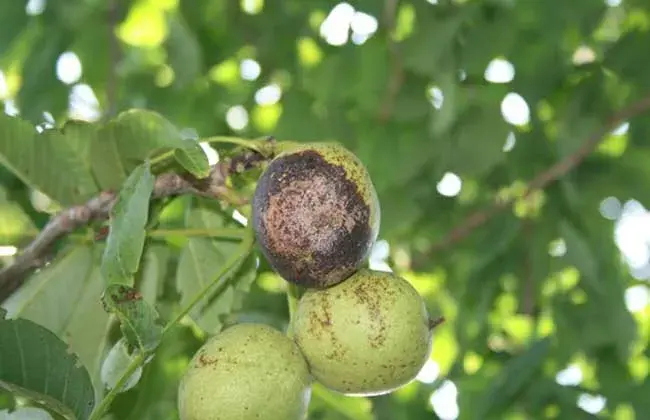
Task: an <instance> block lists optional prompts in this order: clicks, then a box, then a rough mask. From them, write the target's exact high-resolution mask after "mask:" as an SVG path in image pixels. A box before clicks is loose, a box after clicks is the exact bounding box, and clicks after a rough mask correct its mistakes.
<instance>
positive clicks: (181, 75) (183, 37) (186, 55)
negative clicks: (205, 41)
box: [165, 15, 203, 88]
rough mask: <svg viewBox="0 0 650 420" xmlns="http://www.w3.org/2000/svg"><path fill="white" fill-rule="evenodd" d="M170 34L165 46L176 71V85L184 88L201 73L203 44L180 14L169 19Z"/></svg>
mask: <svg viewBox="0 0 650 420" xmlns="http://www.w3.org/2000/svg"><path fill="white" fill-rule="evenodd" d="M168 24H169V27H170V30H169V36H168V37H167V41H166V43H165V46H166V47H167V54H168V60H169V65H170V66H171V68H172V69H173V71H174V82H173V84H174V86H176V87H179V88H183V87H186V86H187V85H188V84H189V83H191V82H192V81H193V80H194V79H195V78H196V77H197V76H199V74H200V73H201V70H202V67H203V57H202V55H201V46H200V44H199V42H198V40H197V38H196V36H195V34H194V32H193V31H192V28H190V27H189V26H188V25H187V24H186V23H185V22H184V21H183V20H182V19H181V18H180V15H174V16H173V17H171V18H170V19H169V20H168Z"/></svg>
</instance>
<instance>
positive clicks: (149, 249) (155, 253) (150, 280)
mask: <svg viewBox="0 0 650 420" xmlns="http://www.w3.org/2000/svg"><path fill="white" fill-rule="evenodd" d="M171 256H172V252H171V248H170V247H169V246H168V245H166V244H158V243H149V244H147V245H146V247H145V251H144V254H143V255H142V262H141V264H140V271H139V272H138V276H137V289H138V290H139V291H140V293H141V294H142V297H143V298H144V300H145V301H146V302H147V303H149V304H150V305H154V304H155V303H156V302H157V300H158V298H159V297H161V295H162V294H163V288H164V284H165V280H166V279H167V275H168V267H167V265H168V264H169V260H170V257H171Z"/></svg>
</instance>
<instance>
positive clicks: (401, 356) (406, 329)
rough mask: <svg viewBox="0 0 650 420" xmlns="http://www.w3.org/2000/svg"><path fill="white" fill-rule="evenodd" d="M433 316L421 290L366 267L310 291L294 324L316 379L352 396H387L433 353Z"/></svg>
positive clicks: (392, 275)
mask: <svg viewBox="0 0 650 420" xmlns="http://www.w3.org/2000/svg"><path fill="white" fill-rule="evenodd" d="M429 325H430V323H429V315H428V312H427V309H426V307H425V305H424V302H423V300H422V298H421V297H420V295H419V294H418V292H417V291H416V290H415V289H414V288H413V286H411V284H410V283H408V282H407V281H406V280H404V279H403V278H401V277H398V276H396V275H394V274H392V273H386V272H378V271H372V270H368V269H361V270H359V271H358V272H357V273H355V274H354V275H352V276H351V277H349V278H348V279H347V280H345V281H343V282H341V283H339V284H337V285H335V286H333V287H330V288H327V289H323V290H317V289H310V290H308V291H307V292H306V293H305V294H304V295H303V297H302V298H301V299H300V301H299V303H298V307H297V309H296V314H295V317H294V320H293V325H292V327H293V333H294V340H295V341H296V343H298V346H299V347H300V349H301V350H302V353H303V355H304V356H305V358H306V359H307V362H308V363H309V366H310V369H311V372H312V375H313V376H314V378H315V379H316V380H317V381H319V382H320V383H322V384H323V385H324V386H326V387H328V388H330V389H332V390H335V391H338V392H340V393H343V394H347V395H359V396H361V395H364V396H372V395H381V394H386V393H389V392H392V391H394V390H396V389H398V388H399V387H402V386H404V385H406V384H408V383H409V382H410V381H411V380H413V379H414V378H415V377H416V376H417V374H418V372H419V371H420V370H421V369H422V367H423V366H424V364H425V362H426V361H427V360H428V358H429V356H430V353H431V346H432V334H431V330H430V326H429Z"/></svg>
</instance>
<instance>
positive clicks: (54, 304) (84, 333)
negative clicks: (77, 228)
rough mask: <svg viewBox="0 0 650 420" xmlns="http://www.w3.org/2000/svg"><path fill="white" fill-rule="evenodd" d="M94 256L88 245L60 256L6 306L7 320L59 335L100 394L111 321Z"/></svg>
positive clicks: (15, 294) (8, 300)
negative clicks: (29, 323)
mask: <svg viewBox="0 0 650 420" xmlns="http://www.w3.org/2000/svg"><path fill="white" fill-rule="evenodd" d="M96 254H97V253H96V251H94V250H93V249H92V248H90V247H87V246H79V247H75V248H72V249H70V250H68V251H67V252H65V253H64V254H63V255H59V257H58V258H57V259H56V260H55V261H54V262H53V263H52V264H51V265H49V266H47V267H46V268H44V269H42V270H41V271H39V272H37V273H36V274H35V275H33V276H32V277H31V278H30V279H29V280H28V281H27V282H26V283H25V284H24V285H23V286H22V287H21V288H20V289H19V290H18V291H17V292H16V293H14V294H13V295H12V296H11V297H9V298H8V299H7V300H6V301H5V302H4V303H3V304H2V307H4V308H5V309H6V310H7V313H8V317H10V318H17V317H20V318H24V319H26V320H29V321H32V322H35V323H37V324H39V325H42V326H43V327H45V328H47V329H48V330H50V331H52V332H53V333H54V334H56V335H57V336H58V337H61V339H63V340H64V341H65V342H66V344H67V345H68V346H69V347H70V349H71V350H72V351H73V352H74V353H75V354H77V355H78V356H79V359H80V360H81V362H82V363H83V364H84V366H86V367H87V368H88V369H89V370H90V373H91V376H92V378H93V381H94V383H95V387H96V388H97V389H98V391H100V389H99V388H100V387H99V382H98V381H97V378H98V373H99V366H100V359H101V356H102V352H103V350H104V346H105V343H104V341H105V336H106V332H107V330H108V326H109V324H110V319H109V316H108V314H107V313H106V312H105V311H104V309H103V308H102V305H101V302H100V297H101V293H102V291H103V290H104V287H105V281H104V279H103V277H102V275H101V273H100V271H99V267H98V266H97V265H96V260H97V257H96ZM98 397H99V394H98Z"/></svg>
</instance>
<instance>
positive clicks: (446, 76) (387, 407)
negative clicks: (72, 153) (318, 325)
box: [0, 0, 650, 420]
mask: <svg viewBox="0 0 650 420" xmlns="http://www.w3.org/2000/svg"><path fill="white" fill-rule="evenodd" d="M649 60H650V3H649V2H648V1H646V0H571V1H564V0H545V1H522V0H519V1H517V0H428V1H427V0H385V1H373V2H352V1H351V2H348V3H338V2H334V1H327V0H313V1H309V2H306V1H305V2H302V1H297V0H284V1H278V0H133V1H127V0H29V1H23V0H5V1H4V2H2V5H0V99H1V100H2V101H3V102H4V109H5V112H6V113H8V114H11V115H16V114H19V115H20V116H21V118H24V119H27V120H29V121H31V122H32V123H34V124H38V125H41V126H44V127H45V126H53V125H56V126H59V125H61V124H62V123H63V122H64V121H65V120H66V119H69V118H75V119H83V120H87V121H97V120H100V119H102V118H104V117H107V116H108V117H110V116H113V115H115V114H116V113H117V112H120V111H123V110H126V109H129V108H134V107H137V108H147V109H151V110H154V111H157V112H159V113H160V114H162V115H163V116H165V118H167V119H168V120H169V121H171V122H172V123H173V124H175V125H176V126H177V127H179V128H182V129H183V130H184V133H186V134H187V135H188V136H190V137H191V136H196V135H197V134H198V135H199V136H210V135H235V136H241V137H257V136H261V135H274V136H276V137H277V138H279V139H282V140H299V141H314V140H316V141H330V140H334V141H339V142H342V143H343V144H345V145H346V146H348V147H349V148H350V149H351V150H353V151H354V152H355V153H356V154H357V155H358V156H359V157H360V158H361V159H362V160H363V161H364V162H365V163H366V164H367V166H368V169H369V171H370V172H371V175H372V178H373V180H374V182H375V185H376V188H377V190H378V193H379V196H380V200H381V206H382V226H381V233H380V241H379V242H378V244H377V246H376V248H375V250H374V252H373V255H372V258H371V259H370V266H371V267H373V268H376V269H384V270H390V269H393V270H395V271H396V272H398V273H400V274H401V275H403V276H404V277H405V278H407V279H408V280H409V281H411V282H412V283H413V284H414V285H415V287H416V288H417V289H418V290H419V291H420V292H421V294H422V295H423V296H424V297H425V298H426V300H427V303H428V305H429V308H430V310H431V312H432V314H433V315H444V316H445V317H446V320H447V321H446V323H445V324H443V325H442V326H440V327H438V329H437V330H436V334H435V339H434V348H433V352H432V355H431V360H430V361H429V362H428V363H427V364H426V365H425V367H424V368H423V370H422V372H421V373H420V375H419V376H418V378H417V380H416V381H414V382H413V383H411V384H410V385H408V386H406V387H405V388H403V389H400V390H399V391H397V392H395V393H393V394H391V395H386V396H381V397H375V398H344V397H341V396H339V395H336V394H334V393H331V392H329V391H327V390H325V389H323V388H321V387H318V386H317V387H316V388H315V390H314V397H313V402H312V407H311V413H310V418H311V419H327V420H338V419H354V420H363V419H378V420H384V419H386V420H388V419H390V420H400V419H435V418H440V419H455V418H459V419H508V420H516V419H540V418H549V419H552V418H561V419H569V418H571V419H581V418H613V419H617V420H631V419H646V418H648V416H650V399H649V398H648V395H650V379H649V378H648V370H649V369H650V359H649V357H650V347H648V344H649V343H648V339H649V338H650V306H649V305H648V302H649V299H650V296H649V292H648V287H647V279H648V278H650V264H649V260H650V228H649V227H650V214H649V213H648V211H647V210H646V209H645V208H644V205H645V204H648V203H650V196H649V195H646V194H648V192H647V190H648V191H650V189H648V187H647V185H646V184H644V182H645V181H644V180H645V179H648V175H650V148H649V147H648V144H649V143H648V135H649V134H650V118H649V117H647V116H645V117H644V116H640V117H638V118H630V119H629V120H623V121H620V124H618V127H617V128H616V129H615V130H613V131H611V132H609V133H607V134H606V135H605V138H604V139H603V141H602V142H601V143H600V144H599V145H598V147H597V148H596V149H595V150H594V152H593V153H591V154H589V156H588V157H586V159H584V161H582V162H573V163H575V164H577V163H580V165H576V166H577V168H576V169H575V170H573V171H572V172H570V173H569V174H568V175H566V176H564V177H562V178H561V179H560V180H558V182H555V183H551V184H550V185H549V186H548V187H547V188H545V189H544V190H543V191H537V192H535V193H534V194H531V195H530V196H528V198H526V199H517V200H516V201H515V204H514V205H513V206H512V208H510V207H508V208H507V209H506V211H503V212H501V213H498V214H496V215H494V216H491V217H490V218H489V220H488V221H487V223H485V224H484V225H482V226H479V227H477V228H475V229H473V230H472V231H471V232H470V234H469V235H466V237H463V238H462V240H460V241H450V240H449V237H448V233H449V232H450V229H451V228H452V227H453V226H459V225H460V226H462V225H463V224H464V223H467V222H466V218H467V217H468V215H470V214H476V213H475V212H476V211H479V213H478V214H479V216H477V217H479V218H480V217H482V216H481V215H482V213H480V212H481V211H482V210H481V209H487V208H492V206H493V203H494V202H495V200H496V199H498V198H499V197H518V196H520V195H521V193H522V192H523V191H524V190H525V189H526V183H527V182H528V181H529V180H530V179H532V178H533V177H535V176H536V175H537V174H539V173H543V172H544V170H545V169H546V168H548V167H550V166H551V165H553V164H555V163H556V162H558V161H561V160H563V159H568V161H571V159H572V156H577V155H574V154H575V153H576V151H577V150H578V149H579V148H580V147H581V145H582V144H583V143H584V142H585V141H586V140H587V139H588V138H589V137H590V136H592V135H593V134H594V133H598V132H599V130H600V129H602V127H603V126H604V125H605V124H606V123H607V122H608V121H609V118H610V116H611V115H612V114H613V113H614V112H615V111H617V110H619V109H622V108H624V107H625V106H626V105H628V104H632V103H634V102H635V101H638V100H640V99H642V98H644V97H646V96H647V95H650V61H649ZM632 116H633V115H630V117H632ZM580 158H582V157H580ZM576 159H578V158H576ZM190 202H191V200H188V199H186V198H180V199H177V200H173V201H171V202H170V203H167V204H166V205H165V207H164V208H161V209H159V211H160V215H161V216H160V223H161V226H162V227H163V228H164V227H173V226H176V225H178V224H179V223H180V222H179V218H180V216H178V215H179V214H182V213H183V206H188V205H190V204H189V203H190ZM55 209H56V204H53V203H51V202H49V201H48V200H47V199H46V197H44V196H43V195H42V194H40V193H39V192H38V191H32V190H30V189H29V188H28V187H27V186H26V185H24V184H23V183H22V182H21V181H19V180H18V179H17V178H16V177H15V176H14V175H12V174H11V173H10V172H9V171H7V170H5V169H2V170H1V171H0V237H1V239H2V244H1V245H2V247H1V248H0V250H2V253H3V255H4V256H3V257H2V258H3V261H4V263H5V264H9V263H11V261H12V258H13V257H12V255H13V254H15V252H16V250H17V249H20V247H21V246H24V245H25V244H26V243H27V242H28V240H29V238H30V237H33V235H34V232H35V231H36V230H37V229H39V228H40V227H42V226H43V224H44V223H45V222H46V221H47V219H48V217H49V214H50V213H51V212H52V211H54V210H55ZM215 223H216V222H215ZM219 223H221V225H220V226H223V223H225V222H223V221H221V222H219ZM217 224H218V223H217ZM452 239H453V238H452ZM183 240H184V238H177V237H169V238H166V240H165V241H163V242H150V243H148V245H147V248H146V252H145V257H144V260H143V264H142V268H141V272H140V273H139V275H138V282H139V285H140V288H141V289H142V290H144V291H145V297H146V298H147V299H151V300H152V301H156V302H157V305H158V307H159V308H162V309H161V312H163V313H165V308H167V307H171V306H173V304H174V302H176V301H177V300H178V292H177V290H176V287H175V285H176V282H177V281H178V282H179V284H181V283H182V282H183V276H184V275H192V273H191V270H192V269H191V268H186V269H185V270H183V269H181V268H182V267H183V266H184V264H185V265H187V262H186V259H187V257H186V256H184V255H183V250H184V249H186V248H183V246H184V242H183ZM191 241H199V242H196V243H195V245H197V246H198V247H209V246H210V240H209V239H202V238H196V239H191ZM200 241H207V242H206V243H204V244H201V242H200ZM200 249H203V248H200ZM218 255H221V254H218V253H217V257H218ZM203 257H204V258H205V261H210V258H215V255H214V254H210V253H209V252H208V253H207V255H204V256H203ZM222 257H223V255H222ZM97 261H98V257H97V255H95V254H93V252H92V251H90V250H89V249H85V248H83V247H82V248H79V249H78V250H76V251H75V252H72V253H70V254H67V255H66V256H64V257H63V256H62V257H60V259H58V260H56V263H55V264H56V265H57V267H58V271H56V272H52V271H48V270H44V271H43V272H41V274H39V275H37V277H38V276H41V278H39V279H36V280H34V282H36V281H41V282H42V283H39V284H40V285H41V286H42V287H40V288H38V291H36V292H34V293H35V294H34V296H36V295H37V294H38V296H37V297H35V298H33V301H32V302H31V304H30V305H31V306H29V305H28V307H26V308H23V314H24V316H26V317H29V318H31V319H34V320H39V319H43V320H45V319H48V317H51V316H52V314H53V313H58V312H60V311H61V310H62V309H61V308H69V307H71V306H73V307H75V308H76V309H75V310H76V311H77V312H76V315H74V316H76V317H80V316H81V317H82V318H84V322H83V323H82V322H77V323H76V324H75V325H74V331H72V333H74V334H77V335H76V337H77V339H78V340H81V341H84V340H86V339H87V342H88V344H87V345H86V347H88V348H87V350H88V356H87V358H86V360H92V358H93V357H95V356H94V355H95V354H97V346H98V343H99V342H101V337H102V334H103V331H104V328H103V326H105V325H106V319H105V316H104V315H101V313H98V312H97V311H94V310H91V309H84V308H83V307H79V303H78V302H79V301H77V299H76V297H77V296H80V295H78V294H75V293H76V292H75V293H72V292H70V290H71V289H70V288H71V287H72V288H73V287H74V284H79V281H80V279H82V278H86V277H87V278H93V276H95V277H96V276H97V275H98V274H97ZM179 267H180V268H179ZM75 273H77V274H75ZM194 275H197V274H196V273H194ZM242 275H243V276H246V279H249V280H246V281H243V282H242V283H240V284H238V289H237V290H233V292H232V294H231V295H230V296H231V298H229V299H230V300H229V302H228V304H226V305H225V306H221V307H219V308H217V309H216V310H215V311H216V312H215V313H216V314H218V315H220V316H224V315H228V314H229V315H228V316H226V317H225V318H224V317H221V318H216V317H213V318H206V319H203V320H201V319H199V320H198V321H197V325H194V326H192V328H183V329H179V330H178V331H175V332H174V334H173V335H171V336H169V337H168V338H166V340H165V341H164V343H163V344H162V346H161V348H160V349H159V351H158V355H157V356H156V358H155V359H154V360H153V361H152V363H150V364H148V365H147V366H146V367H145V368H144V370H143V371H142V378H141V381H140V382H139V384H138V385H137V386H136V387H135V388H133V389H132V390H130V391H128V392H126V393H124V394H122V395H120V397H119V398H118V399H117V400H116V403H115V404H114V406H113V409H112V416H113V418H115V419H127V420H131V419H133V420H135V419H138V420H140V419H174V418H176V416H177V415H176V413H175V407H176V400H175V398H176V389H175V388H176V384H177V381H178V379H179V377H180V375H181V374H182V372H183V369H184V367H185V365H186V363H187V361H188V359H189V357H191V355H192V353H193V352H194V351H195V350H196V349H197V348H198V346H199V345H200V343H201V340H202V337H204V336H202V332H201V328H204V329H205V330H206V331H208V332H209V331H210V330H211V329H214V328H217V326H218V325H217V324H220V323H222V322H236V321H238V320H262V321H264V322H269V323H271V324H273V325H276V326H277V327H278V328H283V327H285V326H286V321H287V317H288V314H287V310H286V301H285V296H284V291H285V284H284V283H283V282H282V281H281V280H280V279H278V277H277V276H275V275H274V274H273V273H271V272H270V271H269V269H268V267H267V266H266V265H264V264H262V266H261V270H260V272H259V273H257V275H255V270H253V271H252V272H250V273H248V272H247V273H244V274H242ZM84 276H85V277H84ZM177 277H178V279H177ZM55 280H56V281H55ZM88 281H90V280H88ZM180 288H181V289H182V286H180ZM84 291H85V293H90V292H89V291H88V290H86V289H84ZM79 293H82V292H81V291H80V292H79ZM80 301H83V299H82V300H80ZM43 302H49V303H48V304H47V305H45V304H44V303H43ZM43 308H46V309H43ZM48 308H49V309H48ZM48 310H49V312H48ZM57 311H58V312H57ZM80 314H81V315H80ZM216 319H218V320H217V321H215V320H216ZM70 328H72V327H70ZM66 331H67V333H70V329H67V330H66ZM93 346H94V349H93V348H92V347H93ZM106 348H108V347H106ZM103 351H106V349H104V350H103ZM82 359H84V357H83V355H82ZM15 403H16V402H15V401H14V400H13V399H12V398H10V397H9V396H8V395H5V394H0V407H13V406H14V404H15ZM0 415H2V414H1V412H0Z"/></svg>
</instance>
